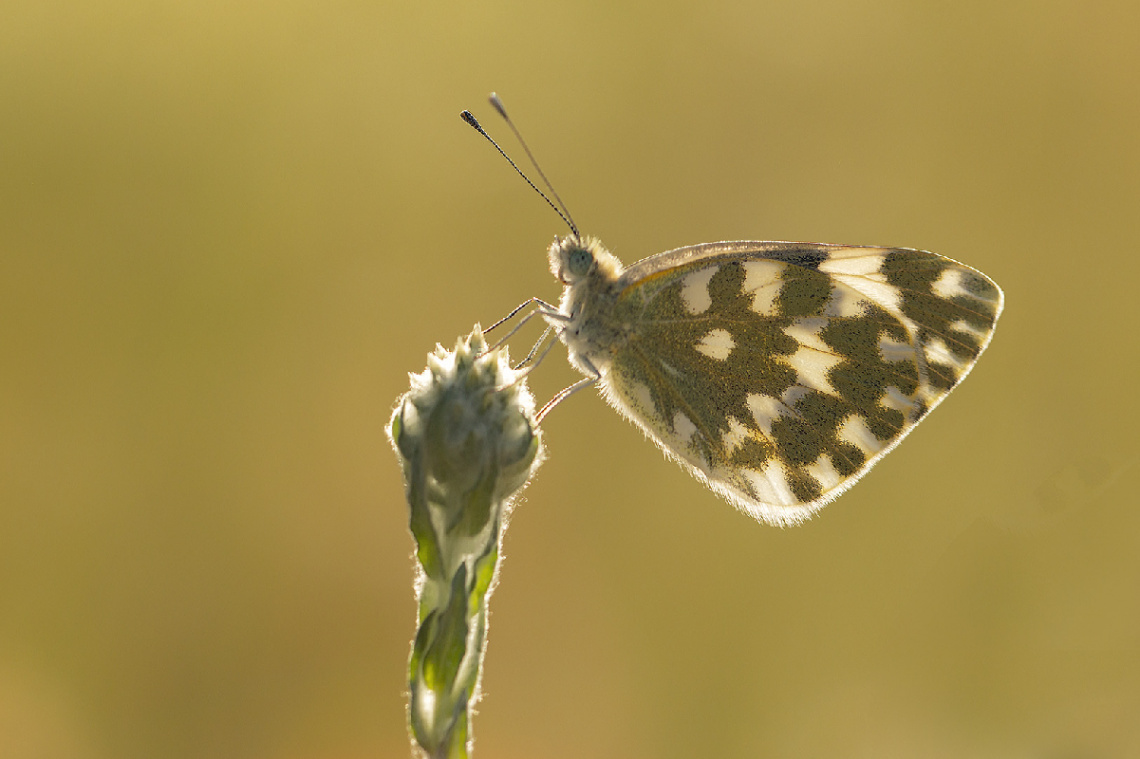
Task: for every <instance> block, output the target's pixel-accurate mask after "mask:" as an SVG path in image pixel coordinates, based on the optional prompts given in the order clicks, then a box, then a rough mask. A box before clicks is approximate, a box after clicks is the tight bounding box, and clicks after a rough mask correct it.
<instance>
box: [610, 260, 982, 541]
mask: <svg viewBox="0 0 1140 759" xmlns="http://www.w3.org/2000/svg"><path fill="white" fill-rule="evenodd" d="M618 286H619V291H620V294H619V295H618V298H617V302H616V305H615V308H614V320H615V323H621V324H626V325H629V328H628V338H627V339H626V340H625V341H623V342H622V343H621V345H620V346H618V347H616V348H615V349H614V350H613V352H612V360H611V361H610V362H609V364H608V367H607V368H606V370H605V371H604V372H603V377H602V380H601V384H602V390H603V394H604V395H605V397H606V398H607V400H608V401H609V402H610V403H611V404H612V405H613V406H614V407H615V408H617V409H618V410H619V411H621V412H622V413H623V414H624V415H625V416H627V417H628V418H629V419H631V420H632V421H633V422H634V423H635V424H637V425H638V426H639V427H641V428H642V429H643V430H644V431H645V433H646V434H647V435H648V436H649V437H650V438H652V439H653V440H654V441H655V442H656V443H657V444H658V445H659V446H660V447H661V448H662V449H663V450H664V451H665V452H666V453H667V454H668V455H670V456H671V457H672V458H674V459H676V460H677V461H678V462H680V463H681V464H682V466H684V467H685V468H686V469H688V470H689V471H690V472H691V473H692V474H693V475H694V476H696V477H697V478H699V479H701V480H703V481H704V482H705V483H706V484H708V486H709V487H710V488H712V489H713V490H714V491H716V492H717V493H719V494H720V495H722V496H723V497H725V498H726V499H727V500H729V501H730V502H732V503H733V504H734V505H736V506H737V507H738V508H740V509H741V510H743V511H746V512H748V513H749V514H751V515H752V516H754V517H756V518H757V519H760V520H763V521H765V522H770V523H774V524H788V523H794V522H798V521H802V520H803V519H806V518H807V517H809V516H810V515H811V514H812V513H813V512H815V511H817V510H818V509H819V508H821V507H822V506H823V505H825V504H827V503H828V502H830V501H831V500H833V499H834V498H836V497H837V496H838V495H839V494H840V493H842V492H843V491H844V490H846V489H847V488H848V487H850V486H851V485H852V484H854V483H855V482H856V481H857V480H858V479H859V478H860V477H862V476H863V475H864V474H865V473H866V472H867V471H868V470H869V469H870V468H871V467H872V466H873V465H874V464H875V463H876V462H877V461H878V460H879V459H880V458H882V457H883V456H884V455H885V454H886V453H887V452H889V451H890V450H891V449H892V448H893V447H894V446H895V445H897V444H898V443H899V441H901V440H902V438H903V437H905V436H906V435H907V433H909V432H910V431H911V430H912V429H914V427H915V425H916V424H918V422H919V421H921V420H922V419H923V418H924V417H925V415H926V414H927V413H928V412H929V411H930V410H931V409H933V408H934V407H935V406H936V405H938V403H940V402H941V401H942V400H943V399H944V398H945V397H946V395H947V394H949V392H950V391H951V390H952V389H953V388H954V387H955V386H956V385H957V384H958V383H959V382H960V381H961V380H962V379H963V378H964V377H965V376H966V374H968V373H969V371H970V370H971V369H972V368H973V366H974V363H975V362H976V361H977V359H978V357H979V356H980V355H981V353H982V351H983V350H985V348H986V346H987V345H988V344H989V341H990V338H991V337H992V335H993V330H994V325H995V324H996V322H997V318H998V315H999V314H1000V313H1001V309H1002V300H1003V296H1002V292H1001V290H1000V289H999V288H998V286H997V285H996V284H994V282H993V281H991V280H990V279H989V278H988V277H986V276H985V275H983V274H981V273H980V272H978V271H975V270H974V269H971V268H970V267H968V266H964V265H962V264H960V263H957V262H955V261H952V260H950V259H948V258H944V257H942V256H939V255H935V254H933V253H927V252H925V251H919V250H909V249H903V248H870V247H848V246H838V245H816V244H803V243H779V242H725V243H710V244H706V245H697V246H692V247H688V248H681V249H678V250H675V251H670V252H668V253H662V254H661V255H659V256H654V257H652V258H648V259H645V260H644V261H641V262H639V263H637V264H634V265H633V266H631V267H629V268H628V269H626V270H625V271H624V272H623V273H622V275H621V277H620V279H619V280H618Z"/></svg>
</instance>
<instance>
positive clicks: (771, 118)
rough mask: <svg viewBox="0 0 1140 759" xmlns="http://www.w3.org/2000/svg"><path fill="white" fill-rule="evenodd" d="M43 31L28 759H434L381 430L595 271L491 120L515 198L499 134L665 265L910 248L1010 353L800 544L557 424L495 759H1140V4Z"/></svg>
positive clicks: (545, 387)
mask: <svg viewBox="0 0 1140 759" xmlns="http://www.w3.org/2000/svg"><path fill="white" fill-rule="evenodd" d="M4 17H5V18H4V23H3V29H0V755H2V756H4V757H17V758H21V759H22V758H23V757H36V758H38V759H44V758H54V757H66V758H68V759H88V758H92V759H94V758H98V759H104V758H108V759H109V758H112V757H113V758H114V759H122V758H125V757H140V758H142V757H148V758H149V757H167V758H170V759H182V758H184V757H185V758H191V757H227V758H233V759H245V758H247V757H248V758H251V759H252V758H254V757H258V758H260V757H267V758H271V759H358V758H364V757H397V758H398V757H403V756H408V755H409V749H408V739H407V736H406V732H405V728H404V720H405V705H404V688H405V677H406V675H405V668H406V659H407V655H408V652H409V641H410V637H411V634H412V632H413V627H414V615H415V604H414V600H413V595H412V584H411V583H412V577H413V571H412V563H411V559H410V556H411V551H412V541H411V538H410V537H409V535H408V533H407V529H406V511H405V505H404V500H403V493H402V482H401V478H400V473H399V469H398V467H397V464H396V461H395V457H394V456H393V454H392V451H391V450H390V449H389V446H388V442H387V440H386V439H385V436H384V427H385V425H386V424H387V421H388V418H389V414H390V412H391V409H392V406H393V404H394V402H395V400H396V398H397V396H398V395H399V394H400V393H401V392H403V391H404V390H405V389H406V387H407V384H408V383H407V372H409V371H411V372H418V371H420V370H421V369H422V368H423V366H424V359H425V355H426V354H427V352H428V351H429V350H430V349H431V348H432V347H433V346H434V344H435V343H436V342H437V341H439V342H442V343H444V344H446V345H453V344H454V341H455V339H456V337H457V336H458V335H460V334H463V333H465V332H467V331H469V330H470V329H471V327H472V325H473V324H474V323H475V322H476V321H480V322H482V323H483V324H488V323H490V322H492V321H494V320H495V319H497V318H498V317H500V316H502V315H503V314H505V313H506V312H507V311H508V310H509V309H510V308H512V307H514V306H515V305H517V304H518V303H521V302H522V301H523V300H525V299H526V298H528V297H530V296H539V297H543V298H546V299H554V298H556V297H557V296H558V293H559V288H558V286H557V285H556V283H555V282H554V281H553V279H552V277H551V275H550V273H549V272H548V271H547V268H546V261H545V253H544V251H545V248H546V246H547V245H548V244H549V243H550V241H551V240H552V239H553V237H554V235H556V234H562V233H565V231H566V230H565V228H564V227H563V226H562V224H561V222H560V221H559V220H558V218H557V217H556V216H555V215H554V214H553V213H551V212H550V210H549V209H548V208H546V207H545V205H544V204H543V203H542V201H541V200H540V199H539V198H537V197H536V196H534V195H533V194H532V193H531V192H530V190H529V189H528V188H527V187H526V186H525V185H524V184H523V183H522V181H521V180H520V179H518V177H516V176H515V175H514V174H513V172H512V171H511V170H510V168H509V167H508V166H507V165H506V164H505V163H504V162H503V161H502V159H501V158H500V157H499V156H497V155H496V154H495V153H494V151H493V150H492V149H491V148H490V146H488V145H487V144H486V143H485V142H484V141H483V140H482V139H481V138H480V137H479V136H478V135H476V134H475V133H474V132H473V131H472V130H471V129H470V128H468V127H467V126H465V125H464V124H463V123H462V122H461V121H460V119H459V112H460V110H462V109H464V108H470V109H472V110H473V111H474V112H475V114H476V115H477V116H479V117H480V118H481V120H482V121H483V123H484V124H485V125H486V126H487V127H488V128H489V129H490V130H491V132H492V134H494V135H496V136H497V137H499V138H500V141H501V142H502V143H503V144H504V146H505V147H507V149H508V150H509V152H512V153H513V154H514V155H515V157H516V159H522V158H523V155H522V152H521V150H519V149H518V148H517V147H515V146H514V145H513V142H512V140H511V139H509V132H507V130H506V129H505V128H504V127H503V125H502V124H501V123H500V122H499V120H498V119H497V118H495V116H494V114H493V112H492V111H491V109H490V108H489V107H487V105H486V99H485V98H486V95H487V93H488V92H489V91H491V90H496V91H498V92H499V93H500V94H501V95H502V97H503V99H504V101H505V102H506V104H507V105H508V107H510V108H511V112H512V115H513V116H514V118H515V120H516V122H517V123H518V124H519V126H520V127H521V128H522V130H523V132H524V134H525V135H526V136H527V137H528V139H529V141H530V144H531V146H532V148H533V149H534V150H535V151H536V153H537V155H538V156H539V158H540V160H541V161H542V163H543V167H544V169H545V171H546V172H547V174H548V175H549V176H550V177H551V179H552V180H553V181H554V182H555V185H556V186H557V188H558V190H559V192H560V194H561V195H562V197H563V198H564V199H565V200H566V202H567V203H568V204H569V206H570V208H571V210H572V211H573V213H574V215H575V218H576V220H577V221H578V223H579V225H580V226H581V227H582V229H583V231H585V232H587V233H590V234H595V235H598V236H599V237H601V238H602V239H603V241H604V242H605V243H606V244H607V245H608V246H609V248H610V249H611V250H612V251H614V253H615V254H616V255H618V256H619V257H621V258H622V259H623V260H624V261H625V262H626V263H630V262H632V261H634V260H637V259H639V258H642V257H644V256H647V255H651V254H654V253H657V252H660V251H663V250H667V249H670V248H674V247H678V246H681V245H687V244H692V243H698V242H708V241H714V240H723V239H775V240H810V241H821V242H837V243H849V244H877V245H901V246H913V247H921V248H926V249H929V250H934V251H937V252H939V253H942V254H944V255H947V256H950V257H953V258H956V259H959V260H961V261H964V262H966V263H968V264H970V265H972V266H975V267H977V268H978V269H980V270H982V271H984V272H986V273H987V274H989V275H990V276H991V277H993V278H994V279H995V280H996V281H997V282H999V283H1000V284H1001V285H1002V286H1003V287H1004V288H1005V291H1006V294H1007V307H1006V312H1005V315H1004V316H1003V318H1002V321H1001V323H1000V325H999V327H998V331H997V336H996V339H995V340H994V343H993V345H992V346H991V348H990V352H989V353H987V355H986V356H985V357H984V359H983V360H982V361H981V362H980V364H979V365H978V367H977V369H976V371H975V372H974V374H973V375H972V376H971V377H970V379H969V381H967V382H966V383H965V384H964V385H963V386H962V387H961V389H959V390H958V391H957V392H956V393H955V394H954V397H953V398H951V399H950V400H949V401H948V402H947V403H946V404H945V405H943V406H942V407H941V408H940V409H939V410H938V411H937V413H935V414H933V415H932V417H931V418H930V419H929V420H928V421H927V422H926V423H925V424H924V425H923V426H922V428H921V429H920V430H919V431H918V432H916V433H915V434H914V435H913V436H912V437H911V438H909V440H908V441H907V443H906V444H905V445H903V446H901V447H900V448H899V449H898V450H897V451H896V452H895V453H893V454H892V455H891V456H890V457H888V458H887V459H886V460H885V461H884V462H883V463H882V464H880V465H879V466H878V467H877V468H876V469H875V471H874V472H872V473H871V474H870V475H869V476H868V477H867V478H866V479H865V480H864V481H863V482H862V483H860V484H859V485H858V486H857V487H856V488H855V489H854V490H852V491H851V492H850V493H848V494H847V495H845V496H844V497H843V498H842V499H841V500H840V501H838V502H837V503H835V504H833V505H832V506H830V507H829V508H828V509H827V510H825V512H824V513H823V514H822V515H821V516H820V517H819V518H818V519H816V520H814V521H813V522H811V523H809V524H807V525H805V526H801V527H798V528H795V529H786V530H780V529H774V528H770V527H765V526H761V525H759V524H756V523H754V522H752V521H751V520H750V519H749V518H747V517H745V516H743V515H741V514H739V513H736V512H735V511H734V510H733V509H732V508H731V507H730V506H729V505H727V504H726V503H723V502H721V501H720V500H719V499H717V498H716V497H714V496H712V495H710V494H709V493H708V492H707V491H705V490H704V489H703V488H702V487H701V486H700V484H699V483H697V482H696V481H694V480H691V479H689V478H688V477H687V476H686V475H685V474H684V473H683V472H682V471H681V470H680V469H679V468H677V467H675V466H673V465H671V464H669V463H667V462H665V461H663V460H662V457H661V455H660V453H659V452H658V451H657V450H656V449H655V448H654V447H653V446H652V445H650V444H649V443H647V442H646V441H644V440H643V439H642V436H641V435H640V433H638V432H637V431H636V430H635V429H634V428H632V427H631V426H630V425H628V424H627V423H625V422H624V421H622V420H621V419H620V418H619V417H618V416H617V415H616V414H615V413H614V412H612V411H611V410H610V409H608V408H607V407H606V406H605V405H604V404H603V403H602V402H601V401H600V399H598V398H597V397H591V395H593V394H592V393H583V394H581V395H578V396H575V397H574V398H572V399H571V400H570V401H568V402H567V403H565V404H564V405H563V406H562V407H560V408H559V409H558V410H557V412H555V413H554V414H553V415H552V416H551V417H550V418H549V419H548V420H547V422H546V423H545V430H546V442H547V445H548V450H549V452H550V458H549V460H548V461H547V463H546V464H545V466H544V467H543V468H542V469H541V470H540V472H539V475H538V477H537V478H536V480H535V481H534V482H533V483H532V485H531V486H530V488H529V489H528V490H527V492H526V499H525V501H524V502H523V503H522V504H521V505H520V506H519V507H518V509H517V510H516V512H515V516H514V519H513V520H512V523H511V527H510V530H509V532H508V533H507V535H506V560H505V562H504V564H503V566H502V567H501V570H502V571H501V575H500V579H501V582H500V585H499V587H498V590H497V591H496V593H495V595H494V597H493V599H492V601H491V612H492V625H491V633H490V646H489V649H488V653H487V660H486V672H485V677H484V681H483V685H484V691H485V698H484V700H483V702H482V703H481V704H480V707H479V713H478V715H477V717H476V720H475V722H474V730H475V735H476V752H475V756H476V757H479V756H482V757H495V758H496V759H512V758H514V757H539V756H541V757H550V758H551V759H559V758H561V757H585V756H588V757H623V758H625V757H651V758H654V759H657V758H667V759H668V758H672V757H678V758H679V757H697V756H724V757H765V756H781V757H792V756H842V757H882V756H921V757H961V756H970V757H1048V758H1051V759H1052V758H1056V759H1060V758H1062V757H1064V758H1072V759H1086V758H1096V757H1124V756H1137V755H1140V727H1137V722H1136V715H1137V714H1138V713H1140V591H1138V585H1140V550H1138V548H1140V509H1138V508H1137V506H1138V503H1137V497H1136V495H1135V492H1136V487H1135V481H1136V479H1137V477H1138V476H1140V443H1138V441H1137V429H1138V424H1140V401H1138V400H1137V378H1138V372H1137V368H1138V363H1140V362H1138V360H1137V328H1138V325H1140V319H1138V313H1137V308H1136V305H1135V301H1136V296H1135V287H1136V281H1137V278H1138V276H1140V257H1138V254H1137V252H1136V246H1137V239H1138V234H1137V231H1138V230H1137V215H1138V208H1140V133H1138V129H1137V125H1138V124H1140V76H1138V74H1140V46H1138V45H1137V44H1136V39H1137V31H1138V24H1140V11H1138V10H1137V5H1136V4H1135V3H1133V2H1124V1H1123V0H1121V1H1118V2H1112V1H1108V0H1103V1H1098V0H1094V1H1093V2H1078V1H1077V0H1059V1H1057V2H1045V3H1042V2H1025V1H1020V2H1006V3H989V2H960V3H904V2H892V1H891V0H877V1H875V0H873V1H870V2H840V1H838V0H820V2H786V1H784V0H778V1H777V2H771V3H763V4H759V3H755V4H753V3H735V2H717V1H714V2H708V3H700V4H693V3H624V4H617V3H609V2H606V3H578V4H574V5H553V4H549V5H548V4H535V3H507V2H497V1H495V2H483V3H477V4H475V3H446V2H425V3H392V2H380V3H363V2H353V1H352V0H348V1H345V2H334V3H324V4H320V5H317V4H310V3H297V2H290V1H289V0H286V1H285V2H274V3H250V2H245V3H160V4H156V3H143V2H137V0H136V1H134V2H131V1H128V0H103V1H102V2H99V3H76V2H54V1H52V0H48V1H47V2H42V1H41V2H30V1H29V0H16V2H15V3H9V4H7V5H6V7H5V12H4ZM534 336H536V335H530V336H529V337H534ZM527 337H528V336H526V335H524V336H522V337H520V340H519V343H518V345H517V346H515V347H516V355H517V354H518V352H519V351H520V350H525V348H526V347H528V345H529V340H528V339H526V338H527ZM563 356H564V352H563V351H562V350H561V349H560V348H558V349H556V350H555V351H554V353H552V355H551V357H550V358H549V359H548V361H547V362H546V363H545V364H544V365H543V367H542V370H541V371H539V372H537V373H536V374H535V375H534V380H533V384H532V387H533V388H534V390H535V393H536V395H538V396H539V398H540V399H545V398H548V397H550V395H552V394H553V393H554V392H556V391H557V390H558V389H559V388H560V387H562V386H563V385H565V384H568V383H569V382H570V381H572V380H573V379H574V374H573V372H572V370H571V369H569V367H568V366H567V365H566V362H565V361H564V360H563ZM1129 493H1132V495H1129Z"/></svg>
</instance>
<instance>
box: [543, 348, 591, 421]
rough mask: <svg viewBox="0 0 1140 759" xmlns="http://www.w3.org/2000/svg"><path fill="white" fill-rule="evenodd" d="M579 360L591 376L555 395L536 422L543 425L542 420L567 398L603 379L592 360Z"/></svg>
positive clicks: (579, 358)
mask: <svg viewBox="0 0 1140 759" xmlns="http://www.w3.org/2000/svg"><path fill="white" fill-rule="evenodd" d="M548 350H549V349H548ZM543 355H545V354H543ZM578 360H579V361H581V362H582V363H583V364H585V367H586V369H587V370H588V371H589V372H590V374H589V376H587V377H583V378H582V379H580V380H578V381H577V382H575V383H574V384H573V385H571V386H570V387H565V388H562V389H561V390H559V391H558V394H557V395H555V396H554V397H553V398H551V399H550V400H549V401H547V402H546V405H545V406H543V407H542V408H541V409H540V410H539V412H538V415H537V416H536V417H535V421H537V422H540V423H541V422H542V420H543V419H544V418H545V417H546V415H547V414H549V413H550V412H551V411H553V410H554V407H555V406H557V405H558V404H559V403H561V402H562V401H564V400H566V399H567V398H569V397H570V396H571V395H573V394H574V393H576V392H578V391H579V390H582V389H583V388H587V387H589V386H590V385H593V384H594V383H596V382H597V381H598V380H600V379H601V378H602V373H601V372H599V371H598V370H597V369H596V368H595V367H594V365H593V364H592V363H590V360H589V359H588V358H586V357H585V356H579V357H578Z"/></svg>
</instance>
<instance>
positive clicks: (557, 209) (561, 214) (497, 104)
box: [459, 92, 578, 237]
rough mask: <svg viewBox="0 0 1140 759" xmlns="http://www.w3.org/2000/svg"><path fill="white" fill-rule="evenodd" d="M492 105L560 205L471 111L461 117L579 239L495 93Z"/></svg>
mask: <svg viewBox="0 0 1140 759" xmlns="http://www.w3.org/2000/svg"><path fill="white" fill-rule="evenodd" d="M491 105H493V106H494V107H495V110H496V111H498V112H499V115H501V116H502V117H503V119H504V120H505V121H506V122H507V126H509V127H510V128H511V131H512V132H514V133H515V137H517V138H518V141H519V144H520V145H522V147H523V150H524V151H526V155H527V158H529V159H530V162H531V164H532V165H533V166H534V168H535V171H537V172H538V175H539V176H540V177H542V181H543V183H544V184H545V185H546V187H547V189H548V190H550V194H551V195H553V196H554V198H555V200H557V201H558V205H554V201H552V200H551V199H550V198H549V197H547V195H546V193H544V192H543V191H542V190H540V189H538V187H537V186H535V184H534V182H532V181H530V177H528V176H527V175H526V174H524V173H523V170H522V169H520V168H519V167H518V165H517V164H516V163H515V162H514V161H512V160H511V157H510V156H509V155H507V153H506V151H504V150H503V149H502V148H501V147H499V143H497V142H495V140H494V139H492V138H491V135H489V134H487V130H486V129H484V128H483V126H482V125H481V124H480V123H479V122H478V121H477V120H476V119H475V117H474V116H473V115H472V114H471V111H464V112H463V113H461V114H459V115H460V116H461V117H462V118H463V120H464V121H466V122H467V123H468V124H470V125H471V126H472V128H474V129H475V131H476V132H478V133H479V134H481V135H483V136H484V137H486V138H487V141H488V142H490V143H491V144H492V145H494V146H495V150H497V151H499V155H501V156H502V157H503V158H506V159H507V163H509V164H510V165H511V168H513V169H514V170H515V171H517V172H518V174H519V176H520V177H522V178H523V179H524V180H525V181H526V183H527V184H528V185H530V187H531V189H532V190H534V191H535V192H537V193H538V194H539V195H541V196H542V199H543V200H545V201H546V203H547V205H549V206H550V207H551V208H553V209H554V213H556V214H558V216H559V218H561V219H562V221H564V222H566V226H568V227H570V231H571V232H573V233H574V236H575V237H577V236H578V226H577V225H576V224H575V223H574V220H573V219H572V218H571V217H570V211H569V210H567V208H566V204H565V203H563V202H562V198H560V197H558V193H557V192H555V191H554V187H553V186H552V185H551V184H550V180H549V179H547V178H546V175H545V174H544V173H542V169H541V168H539V166H538V162H537V161H535V160H534V156H533V155H532V154H531V152H530V148H528V147H527V146H526V142H525V141H524V140H523V138H522V135H521V134H519V130H518V129H516V128H515V125H514V123H513V122H512V121H511V118H510V117H509V116H507V112H506V110H505V109H504V108H503V101H502V100H499V96H498V95H496V94H495V93H493V92H492V93H491Z"/></svg>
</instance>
